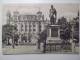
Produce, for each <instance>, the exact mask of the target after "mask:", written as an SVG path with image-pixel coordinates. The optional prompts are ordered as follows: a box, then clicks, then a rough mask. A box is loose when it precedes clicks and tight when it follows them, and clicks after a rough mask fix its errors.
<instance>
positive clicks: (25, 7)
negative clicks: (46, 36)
mask: <svg viewBox="0 0 80 60" xmlns="http://www.w3.org/2000/svg"><path fill="white" fill-rule="evenodd" d="M51 5H53V6H54V8H55V9H56V11H57V19H59V18H60V17H62V16H64V17H66V18H67V19H68V20H71V19H72V18H74V17H76V16H77V12H78V10H80V5H79V4H70V3H65V4H64V3H63V4H60V3H56V4H55V3H53V4H6V5H4V6H3V16H4V17H3V24H5V23H6V13H7V11H10V12H11V13H12V12H14V11H19V12H20V14H36V13H37V12H38V11H42V13H43V14H44V17H45V19H46V18H47V19H48V20H49V10H50V7H51Z"/></svg>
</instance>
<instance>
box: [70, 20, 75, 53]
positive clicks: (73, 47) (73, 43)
mask: <svg viewBox="0 0 80 60" xmlns="http://www.w3.org/2000/svg"><path fill="white" fill-rule="evenodd" d="M71 25H72V42H71V43H72V52H74V51H75V42H74V25H75V21H74V20H73V21H71Z"/></svg>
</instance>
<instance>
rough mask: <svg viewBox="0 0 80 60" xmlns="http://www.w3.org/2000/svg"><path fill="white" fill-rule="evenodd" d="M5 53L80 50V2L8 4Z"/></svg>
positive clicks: (63, 52)
mask: <svg viewBox="0 0 80 60" xmlns="http://www.w3.org/2000/svg"><path fill="white" fill-rule="evenodd" d="M2 13H3V15H2V19H3V20H2V53H3V54H5V55H15V54H79V16H80V4H77V3H76V4H73V3H72V4H71V3H62V4H61V3H53V4H48V3H47V4H43V3H42V4H5V5H3V12H2Z"/></svg>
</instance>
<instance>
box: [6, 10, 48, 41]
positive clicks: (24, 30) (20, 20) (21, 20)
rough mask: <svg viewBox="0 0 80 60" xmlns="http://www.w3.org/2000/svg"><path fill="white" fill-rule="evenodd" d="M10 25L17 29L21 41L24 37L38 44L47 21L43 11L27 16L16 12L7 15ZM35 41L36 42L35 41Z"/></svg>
mask: <svg viewBox="0 0 80 60" xmlns="http://www.w3.org/2000/svg"><path fill="white" fill-rule="evenodd" d="M7 19H8V23H10V24H13V25H15V26H16V27H17V32H16V33H17V34H19V38H20V39H19V41H22V37H23V36H25V37H26V39H25V40H27V41H30V42H31V41H33V42H36V39H37V38H38V34H39V33H40V32H42V31H43V30H44V29H45V27H46V25H47V21H46V20H45V19H44V15H43V14H42V12H41V11H38V12H37V13H36V14H26V13H24V14H23V13H20V12H18V11H14V12H13V13H9V12H8V14H7ZM34 40H35V41H34Z"/></svg>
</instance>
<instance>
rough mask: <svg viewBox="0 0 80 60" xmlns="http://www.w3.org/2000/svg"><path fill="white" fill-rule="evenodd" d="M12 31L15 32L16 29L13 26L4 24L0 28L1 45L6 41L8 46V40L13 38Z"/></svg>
mask: <svg viewBox="0 0 80 60" xmlns="http://www.w3.org/2000/svg"><path fill="white" fill-rule="evenodd" d="M13 30H16V31H17V28H16V27H15V26H13V25H10V24H5V25H3V26H2V41H3V43H5V41H7V40H8V44H9V39H10V38H13Z"/></svg>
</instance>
